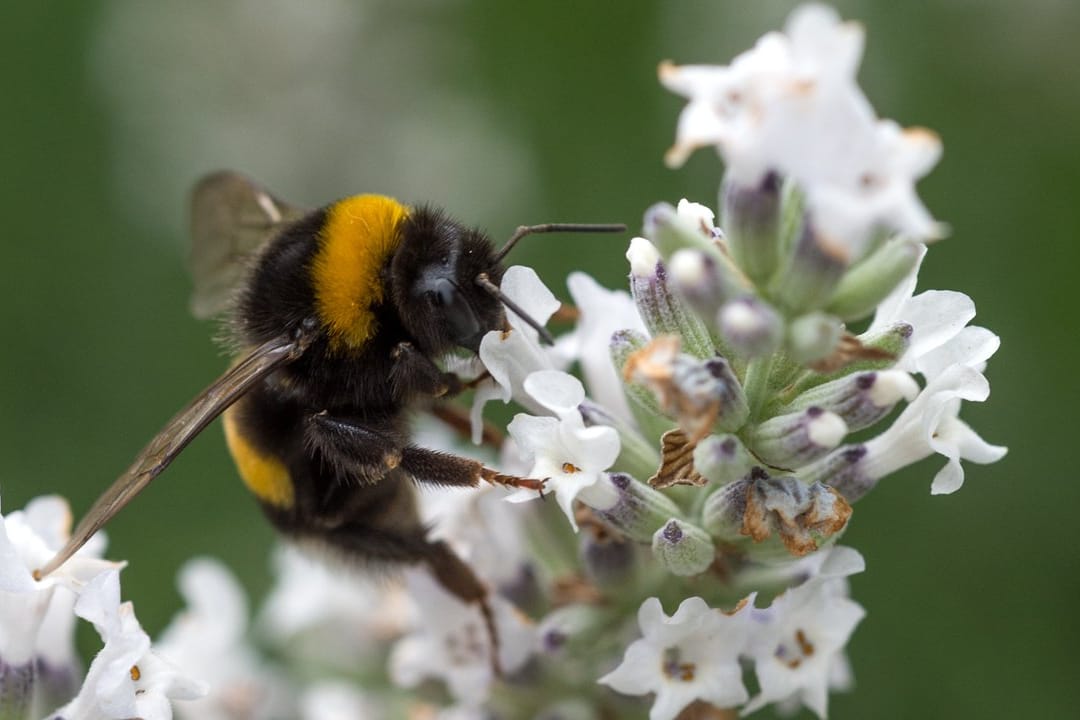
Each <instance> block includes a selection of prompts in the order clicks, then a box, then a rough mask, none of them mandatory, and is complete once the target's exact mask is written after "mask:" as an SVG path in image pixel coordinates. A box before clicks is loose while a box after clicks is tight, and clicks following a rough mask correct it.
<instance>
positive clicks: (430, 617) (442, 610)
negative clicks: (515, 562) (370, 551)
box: [390, 570, 535, 706]
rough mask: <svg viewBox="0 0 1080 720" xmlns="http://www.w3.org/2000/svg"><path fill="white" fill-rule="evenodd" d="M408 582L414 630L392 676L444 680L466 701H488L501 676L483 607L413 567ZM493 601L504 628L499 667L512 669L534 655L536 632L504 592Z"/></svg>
mask: <svg viewBox="0 0 1080 720" xmlns="http://www.w3.org/2000/svg"><path fill="white" fill-rule="evenodd" d="M405 584H406V586H407V588H408V591H409V597H410V599H411V601H412V604H413V605H414V621H413V627H414V629H413V631H412V632H410V633H409V634H407V635H406V636H405V637H404V638H403V639H401V640H399V641H398V642H397V644H396V645H395V646H394V649H393V651H392V652H391V655H390V675H391V678H392V679H393V680H394V682H395V683H397V684H398V685H401V686H403V687H414V686H416V685H417V684H419V683H420V682H421V681H422V680H424V679H425V678H439V679H441V680H443V681H445V682H446V685H447V687H448V689H449V690H450V694H451V695H452V696H453V697H454V698H455V699H456V700H458V701H460V702H462V703H463V704H466V705H471V706H475V705H479V704H480V703H483V702H484V700H486V699H487V696H488V690H489V688H490V687H491V684H492V682H494V680H495V673H494V668H495V663H493V662H492V645H493V643H492V640H493V639H492V637H491V634H490V632H489V631H488V626H487V623H486V622H485V619H484V616H483V613H482V612H481V609H480V607H479V605H477V604H475V603H469V604H467V603H465V602H463V601H462V600H461V599H459V598H457V597H455V596H453V595H451V594H450V593H449V592H447V591H446V589H444V588H443V587H442V586H441V585H439V584H438V583H437V582H436V581H435V580H434V579H433V578H432V577H431V576H430V575H429V574H428V573H426V572H423V571H420V570H410V571H408V572H407V573H406V574H405ZM488 602H489V603H490V605H491V611H492V616H493V618H492V620H493V622H494V623H495V627H496V629H497V632H498V638H499V640H498V643H499V644H498V651H499V654H498V660H499V663H498V664H499V667H500V668H501V669H502V671H503V672H507V673H512V672H514V671H515V670H517V669H519V668H520V667H521V666H522V665H523V664H524V663H525V661H526V660H527V659H528V658H529V656H530V655H531V654H532V648H533V647H534V645H535V643H534V640H533V636H534V633H535V630H534V628H533V627H532V625H531V624H530V623H529V622H528V620H527V619H526V618H525V617H524V616H523V615H521V614H520V613H519V612H518V611H517V609H516V608H515V607H514V606H513V605H511V604H510V603H508V602H507V601H506V600H504V599H503V598H501V597H499V596H498V595H495V594H492V595H490V596H489V597H488Z"/></svg>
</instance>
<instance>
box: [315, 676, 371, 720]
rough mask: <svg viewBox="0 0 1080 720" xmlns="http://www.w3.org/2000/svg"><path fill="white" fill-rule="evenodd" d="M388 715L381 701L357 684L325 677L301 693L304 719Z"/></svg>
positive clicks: (367, 718)
mask: <svg viewBox="0 0 1080 720" xmlns="http://www.w3.org/2000/svg"><path fill="white" fill-rule="evenodd" d="M382 717H386V716H385V715H384V714H383V713H382V712H380V711H379V708H378V705H377V704H376V703H375V702H374V701H373V700H372V699H371V698H369V697H367V696H366V695H365V694H364V693H362V692H361V691H360V690H359V689H358V688H357V687H356V686H355V685H350V684H348V683H346V682H340V681H325V682H319V683H316V684H314V685H311V686H310V687H308V688H307V689H305V690H304V693H303V695H301V696H300V718H301V720H379V718H382Z"/></svg>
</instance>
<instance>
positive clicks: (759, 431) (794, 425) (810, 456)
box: [748, 406, 848, 468]
mask: <svg viewBox="0 0 1080 720" xmlns="http://www.w3.org/2000/svg"><path fill="white" fill-rule="evenodd" d="M847 432H848V428H847V424H846V423H845V422H844V421H843V419H842V418H841V417H840V416H839V415H837V414H835V413H832V412H828V411H826V410H824V409H823V408H821V407H817V406H811V407H809V408H807V409H805V410H802V411H800V412H794V413H788V414H784V415H777V416H775V417H772V418H769V419H768V420H766V421H765V422H763V423H761V424H760V425H758V426H757V427H755V428H753V430H751V432H750V434H749V438H748V442H749V445H750V450H751V451H752V452H753V453H754V455H755V456H757V457H759V458H761V459H762V460H763V461H765V462H767V463H768V464H770V465H773V466H776V467H786V468H797V467H799V466H800V465H804V464H806V463H808V462H811V461H813V460H815V459H817V458H819V457H821V456H823V455H825V454H826V453H828V452H829V451H830V450H832V449H833V448H834V447H836V446H837V445H839V444H840V442H841V441H842V440H843V439H844V436H845V435H846V434H847Z"/></svg>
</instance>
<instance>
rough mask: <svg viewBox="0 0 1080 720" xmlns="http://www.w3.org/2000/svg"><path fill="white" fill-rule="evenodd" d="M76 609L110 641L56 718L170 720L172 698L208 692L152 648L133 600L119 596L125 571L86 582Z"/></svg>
mask: <svg viewBox="0 0 1080 720" xmlns="http://www.w3.org/2000/svg"><path fill="white" fill-rule="evenodd" d="M75 614H76V615H78V616H79V617H81V618H83V619H85V620H89V621H90V622H92V623H93V624H94V627H95V629H96V630H97V631H98V634H99V635H101V639H102V640H104V641H105V646H104V647H103V648H102V649H101V651H100V652H99V653H98V654H97V656H96V657H95V658H94V660H93V662H92V663H90V669H89V670H88V671H87V673H86V680H85V681H84V682H83V686H82V689H81V690H79V694H78V695H76V696H75V698H74V699H73V700H72V701H71V702H69V703H68V704H67V705H65V706H64V707H62V708H60V709H59V710H57V711H55V712H53V713H52V714H51V715H50V716H49V717H50V718H54V719H55V720H60V719H61V718H62V719H63V720H115V719H116V718H136V717H137V718H142V720H171V718H172V704H171V702H170V701H171V700H191V699H195V698H198V697H201V696H203V695H204V694H205V693H206V686H205V685H204V684H202V683H200V682H199V681H197V680H193V679H191V678H189V677H187V676H186V675H184V674H182V672H181V671H180V670H179V669H178V668H177V667H176V666H174V665H173V664H172V663H171V662H169V661H167V660H165V659H164V658H162V657H160V656H159V655H157V653H156V652H154V651H153V650H151V649H150V637H149V636H148V635H147V634H146V633H145V632H143V629H142V627H141V626H140V625H139V621H138V620H136V619H135V611H134V610H133V608H132V606H131V603H130V602H125V603H121V602H120V573H119V571H117V570H109V571H106V572H104V573H100V574H99V575H97V576H96V577H95V578H94V579H93V580H91V581H90V582H89V583H87V585H86V587H85V588H84V589H83V591H82V593H81V594H80V595H79V599H78V601H77V602H76V603H75Z"/></svg>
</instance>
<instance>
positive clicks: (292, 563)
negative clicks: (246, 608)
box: [259, 545, 405, 669]
mask: <svg viewBox="0 0 1080 720" xmlns="http://www.w3.org/2000/svg"><path fill="white" fill-rule="evenodd" d="M332 561H333V558H330V557H327V558H325V559H321V558H315V557H311V556H310V554H309V553H307V552H304V551H303V550H302V549H300V548H297V547H293V546H290V545H283V546H281V547H280V548H278V551H277V552H276V553H275V554H274V567H275V570H276V572H275V574H276V577H277V583H276V584H275V585H274V588H273V589H272V590H271V591H270V595H269V596H268V597H267V598H266V601H265V603H264V604H263V607H262V611H261V613H260V617H259V627H260V629H261V630H262V631H263V633H264V634H266V635H267V636H269V637H270V638H272V639H273V640H274V641H275V642H276V643H278V644H280V645H281V646H282V647H286V648H288V650H289V653H290V654H291V655H292V656H293V657H300V658H307V657H312V658H318V660H319V662H320V663H323V664H328V665H331V666H334V667H339V668H342V669H355V668H356V667H358V666H360V665H362V664H363V663H365V662H370V661H371V660H372V659H373V658H374V657H376V656H377V654H378V649H379V644H380V643H383V642H385V641H386V640H387V639H389V638H391V637H394V636H396V635H397V634H398V633H400V632H401V631H402V629H403V628H404V624H405V615H404V608H403V605H404V602H403V601H404V591H403V589H402V587H401V585H400V583H398V582H396V581H393V580H391V579H389V578H377V577H372V575H371V574H370V573H364V572H363V571H362V570H361V569H358V568H355V567H345V566H334V565H332V564H331V563H332Z"/></svg>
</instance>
